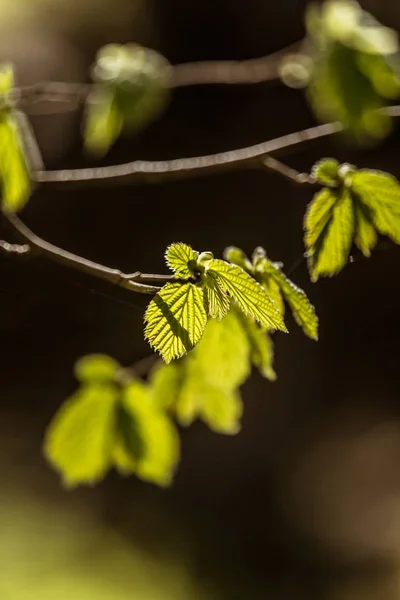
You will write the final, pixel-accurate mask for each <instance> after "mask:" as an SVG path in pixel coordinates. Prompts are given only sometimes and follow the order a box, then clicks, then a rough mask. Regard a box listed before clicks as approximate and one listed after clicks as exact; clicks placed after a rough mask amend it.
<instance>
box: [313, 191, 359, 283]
mask: <svg viewBox="0 0 400 600" xmlns="http://www.w3.org/2000/svg"><path fill="white" fill-rule="evenodd" d="M304 228H305V237H304V242H305V245H306V248H307V256H308V265H309V270H310V274H311V277H312V280H313V281H317V279H318V277H319V276H320V275H327V276H332V275H335V273H338V272H339V271H341V269H342V268H343V267H344V266H345V264H346V262H347V259H348V256H349V253H350V249H351V245H352V242H353V238H354V233H355V216H354V207H353V200H352V197H351V194H350V191H349V190H348V189H347V188H345V187H341V188H340V189H338V190H330V189H323V190H321V191H320V192H318V193H317V194H316V195H315V196H314V199H313V200H312V202H311V203H310V205H309V207H308V209H307V212H306V216H305V222H304Z"/></svg>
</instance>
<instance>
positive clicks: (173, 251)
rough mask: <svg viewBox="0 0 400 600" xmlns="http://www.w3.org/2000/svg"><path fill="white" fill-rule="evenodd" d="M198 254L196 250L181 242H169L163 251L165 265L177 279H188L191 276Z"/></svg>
mask: <svg viewBox="0 0 400 600" xmlns="http://www.w3.org/2000/svg"><path fill="white" fill-rule="evenodd" d="M198 256H199V253H198V252H195V251H194V250H193V248H191V247H190V246H188V245H187V244H182V243H179V244H171V245H170V246H168V248H167V250H166V252H165V260H166V262H167V265H168V266H169V268H170V269H171V271H173V272H174V274H175V277H176V278H177V279H178V278H180V279H188V278H189V277H192V276H193V274H194V272H195V266H196V261H197V258H198Z"/></svg>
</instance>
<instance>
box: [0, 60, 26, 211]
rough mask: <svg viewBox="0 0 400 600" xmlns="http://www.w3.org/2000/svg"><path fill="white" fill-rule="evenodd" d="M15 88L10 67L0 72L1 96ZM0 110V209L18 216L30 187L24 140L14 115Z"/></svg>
mask: <svg viewBox="0 0 400 600" xmlns="http://www.w3.org/2000/svg"><path fill="white" fill-rule="evenodd" d="M13 87H14V74H13V69H12V67H11V65H7V64H6V65H2V66H1V68H0V94H5V95H6V94H7V93H8V92H10V91H11V90H12V88H13ZM0 104H2V105H1V106H0V180H1V183H0V185H1V199H2V208H3V210H4V211H6V212H11V213H13V212H18V211H20V210H22V208H23V207H24V206H25V204H26V203H27V202H28V200H29V198H30V195H31V192H32V186H31V181H30V176H29V168H28V164H27V159H26V156H25V149H24V142H23V137H22V134H21V131H20V127H19V124H18V120H17V118H16V116H15V115H17V113H16V112H14V111H13V110H12V109H11V108H10V107H9V106H8V105H7V104H6V103H5V101H4V99H3V103H0Z"/></svg>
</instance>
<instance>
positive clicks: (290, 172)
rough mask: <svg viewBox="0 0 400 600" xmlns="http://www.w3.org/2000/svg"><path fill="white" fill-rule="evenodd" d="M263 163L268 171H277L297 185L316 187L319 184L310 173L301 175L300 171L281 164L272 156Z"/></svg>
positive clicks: (264, 159) (267, 157) (263, 160)
mask: <svg viewBox="0 0 400 600" xmlns="http://www.w3.org/2000/svg"><path fill="white" fill-rule="evenodd" d="M261 162H262V164H263V165H264V166H265V167H267V169H270V170H271V171H275V172H276V173H279V174H280V175H283V177H286V178H287V179H290V180H291V181H294V182H295V183H299V184H301V185H303V184H308V185H315V184H316V183H317V180H316V179H315V177H313V176H312V175H310V174H309V173H299V171H296V170H295V169H292V168H291V167H288V166H287V165H285V164H283V163H281V162H280V161H279V160H276V159H275V158H273V157H272V156H266V157H265V158H263V159H262V160H261Z"/></svg>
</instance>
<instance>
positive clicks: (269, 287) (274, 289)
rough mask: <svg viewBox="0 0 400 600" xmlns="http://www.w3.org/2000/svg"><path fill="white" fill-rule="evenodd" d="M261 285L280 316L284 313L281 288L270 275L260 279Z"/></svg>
mask: <svg viewBox="0 0 400 600" xmlns="http://www.w3.org/2000/svg"><path fill="white" fill-rule="evenodd" d="M262 286H263V287H264V288H265V291H266V292H267V294H268V296H269V297H270V298H271V300H273V302H274V304H275V306H276V308H277V309H278V310H279V312H280V313H281V315H282V316H284V314H285V303H284V301H283V298H282V293H281V288H280V286H279V284H278V283H277V282H276V281H275V280H274V279H273V278H272V277H265V278H263V280H262Z"/></svg>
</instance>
